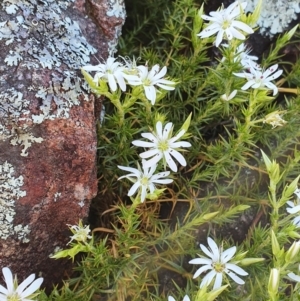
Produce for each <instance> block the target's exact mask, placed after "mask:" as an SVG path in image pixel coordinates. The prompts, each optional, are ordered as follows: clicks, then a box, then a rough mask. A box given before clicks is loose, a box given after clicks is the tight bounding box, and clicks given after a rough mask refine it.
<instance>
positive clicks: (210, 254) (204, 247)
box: [200, 244, 215, 260]
mask: <svg viewBox="0 0 300 301" xmlns="http://www.w3.org/2000/svg"><path fill="white" fill-rule="evenodd" d="M200 248H201V250H202V251H203V252H204V253H205V254H206V255H207V256H208V257H210V258H211V259H212V260H214V259H215V258H214V254H213V253H212V252H210V251H209V250H208V249H207V248H206V246H204V245H202V244H200Z"/></svg>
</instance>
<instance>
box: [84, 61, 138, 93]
mask: <svg viewBox="0 0 300 301" xmlns="http://www.w3.org/2000/svg"><path fill="white" fill-rule="evenodd" d="M115 60H116V59H115V58H113V57H109V58H108V59H107V61H106V63H105V64H99V65H96V66H84V67H82V69H83V70H85V71H95V72H96V73H95V75H94V82H95V83H96V84H98V82H99V80H100V79H103V80H105V81H106V82H108V85H109V88H110V90H111V91H112V92H115V91H116V90H117V88H118V85H119V87H120V88H121V90H122V91H126V81H127V82H128V83H129V84H130V85H131V84H132V85H137V84H139V83H140V81H139V78H138V77H137V76H136V75H129V74H126V73H125V72H124V66H123V65H122V64H121V63H120V62H117V61H115ZM125 80H126V81H125Z"/></svg>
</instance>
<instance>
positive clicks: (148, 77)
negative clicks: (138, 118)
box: [137, 65, 175, 105]
mask: <svg viewBox="0 0 300 301" xmlns="http://www.w3.org/2000/svg"><path fill="white" fill-rule="evenodd" d="M137 69H138V70H139V78H140V80H141V84H142V86H143V87H144V91H145V95H146V98H147V99H148V100H150V101H151V104H152V105H154V104H155V100H156V87H155V86H158V87H160V88H162V89H164V90H174V89H175V87H174V86H175V82H173V81H170V80H167V79H164V78H163V77H164V76H165V75H166V73H167V67H166V66H164V67H163V68H162V69H161V70H160V71H159V65H154V66H153V67H152V69H151V70H150V71H149V70H148V67H147V66H138V67H137Z"/></svg>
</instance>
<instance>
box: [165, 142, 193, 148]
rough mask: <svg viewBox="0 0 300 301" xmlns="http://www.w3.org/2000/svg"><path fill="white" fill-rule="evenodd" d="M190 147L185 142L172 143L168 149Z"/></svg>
mask: <svg viewBox="0 0 300 301" xmlns="http://www.w3.org/2000/svg"><path fill="white" fill-rule="evenodd" d="M191 146H192V145H191V144H190V143H189V142H187V141H179V142H174V143H172V144H170V147H172V148H179V147H191Z"/></svg>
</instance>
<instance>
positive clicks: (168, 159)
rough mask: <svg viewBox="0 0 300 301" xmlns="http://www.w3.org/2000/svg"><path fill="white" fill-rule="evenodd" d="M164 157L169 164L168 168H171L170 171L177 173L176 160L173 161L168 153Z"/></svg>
mask: <svg viewBox="0 0 300 301" xmlns="http://www.w3.org/2000/svg"><path fill="white" fill-rule="evenodd" d="M164 157H165V159H166V162H167V164H168V166H169V167H170V169H171V170H172V171H174V172H177V165H176V163H175V162H174V160H173V159H172V157H171V156H170V154H169V152H168V151H166V152H164Z"/></svg>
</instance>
